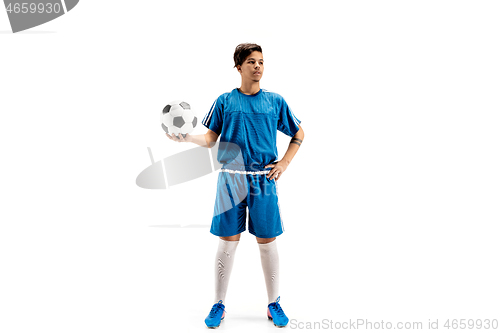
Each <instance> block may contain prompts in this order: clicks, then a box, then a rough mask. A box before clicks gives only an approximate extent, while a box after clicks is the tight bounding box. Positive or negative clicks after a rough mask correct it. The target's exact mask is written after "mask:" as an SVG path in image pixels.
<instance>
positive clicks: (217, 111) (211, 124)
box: [201, 96, 224, 135]
mask: <svg viewBox="0 0 500 333" xmlns="http://www.w3.org/2000/svg"><path fill="white" fill-rule="evenodd" d="M223 111H224V105H223V104H222V98H221V96H219V97H218V98H217V99H216V100H215V102H214V104H212V107H211V108H210V111H209V112H208V113H207V114H206V115H205V118H203V121H202V122H201V123H202V124H203V125H204V126H205V127H207V128H208V129H210V130H212V131H214V132H215V133H217V135H220V132H221V130H222V119H223V117H222V112H223Z"/></svg>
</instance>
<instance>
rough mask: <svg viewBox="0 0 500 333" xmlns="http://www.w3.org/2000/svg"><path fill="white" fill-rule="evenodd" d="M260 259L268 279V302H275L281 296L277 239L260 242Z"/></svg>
mask: <svg viewBox="0 0 500 333" xmlns="http://www.w3.org/2000/svg"><path fill="white" fill-rule="evenodd" d="M259 249H260V261H261V263H262V270H263V271H264V279H265V281H266V288H267V297H268V302H269V303H272V302H275V301H276V299H277V298H278V296H279V286H280V283H279V266H280V260H279V256H278V247H277V246H276V240H273V241H272V242H270V243H267V244H259Z"/></svg>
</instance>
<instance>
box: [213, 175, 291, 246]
mask: <svg viewBox="0 0 500 333" xmlns="http://www.w3.org/2000/svg"><path fill="white" fill-rule="evenodd" d="M268 172H269V171H260V172H248V173H247V172H245V171H235V170H227V169H222V170H221V171H220V173H219V179H218V181H217V196H216V199H215V207H214V217H213V219H212V226H211V228H210V232H211V233H212V234H214V235H216V236H219V237H229V236H234V235H237V234H239V233H241V232H243V231H245V230H246V221H247V208H248V232H250V233H251V234H252V235H254V236H257V237H260V238H272V237H276V236H279V235H281V234H282V233H283V231H284V229H283V222H282V220H281V214H280V209H279V203H278V195H277V189H276V181H275V180H274V179H273V180H269V179H268V178H267V173H268Z"/></svg>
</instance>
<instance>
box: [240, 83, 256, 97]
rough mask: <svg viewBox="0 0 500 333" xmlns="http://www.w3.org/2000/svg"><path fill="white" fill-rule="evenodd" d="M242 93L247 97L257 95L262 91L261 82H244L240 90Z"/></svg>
mask: <svg viewBox="0 0 500 333" xmlns="http://www.w3.org/2000/svg"><path fill="white" fill-rule="evenodd" d="M239 90H240V92H241V93H242V94H245V95H255V94H256V93H258V92H259V91H260V84H259V82H258V81H257V82H242V83H241V87H240V88H239Z"/></svg>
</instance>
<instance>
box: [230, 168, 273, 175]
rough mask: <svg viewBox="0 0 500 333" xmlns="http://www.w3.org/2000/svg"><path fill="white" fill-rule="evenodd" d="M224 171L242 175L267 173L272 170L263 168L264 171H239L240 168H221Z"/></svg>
mask: <svg viewBox="0 0 500 333" xmlns="http://www.w3.org/2000/svg"><path fill="white" fill-rule="evenodd" d="M220 171H222V172H228V173H239V174H242V175H267V174H268V173H269V171H271V170H262V171H239V170H229V169H220Z"/></svg>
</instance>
